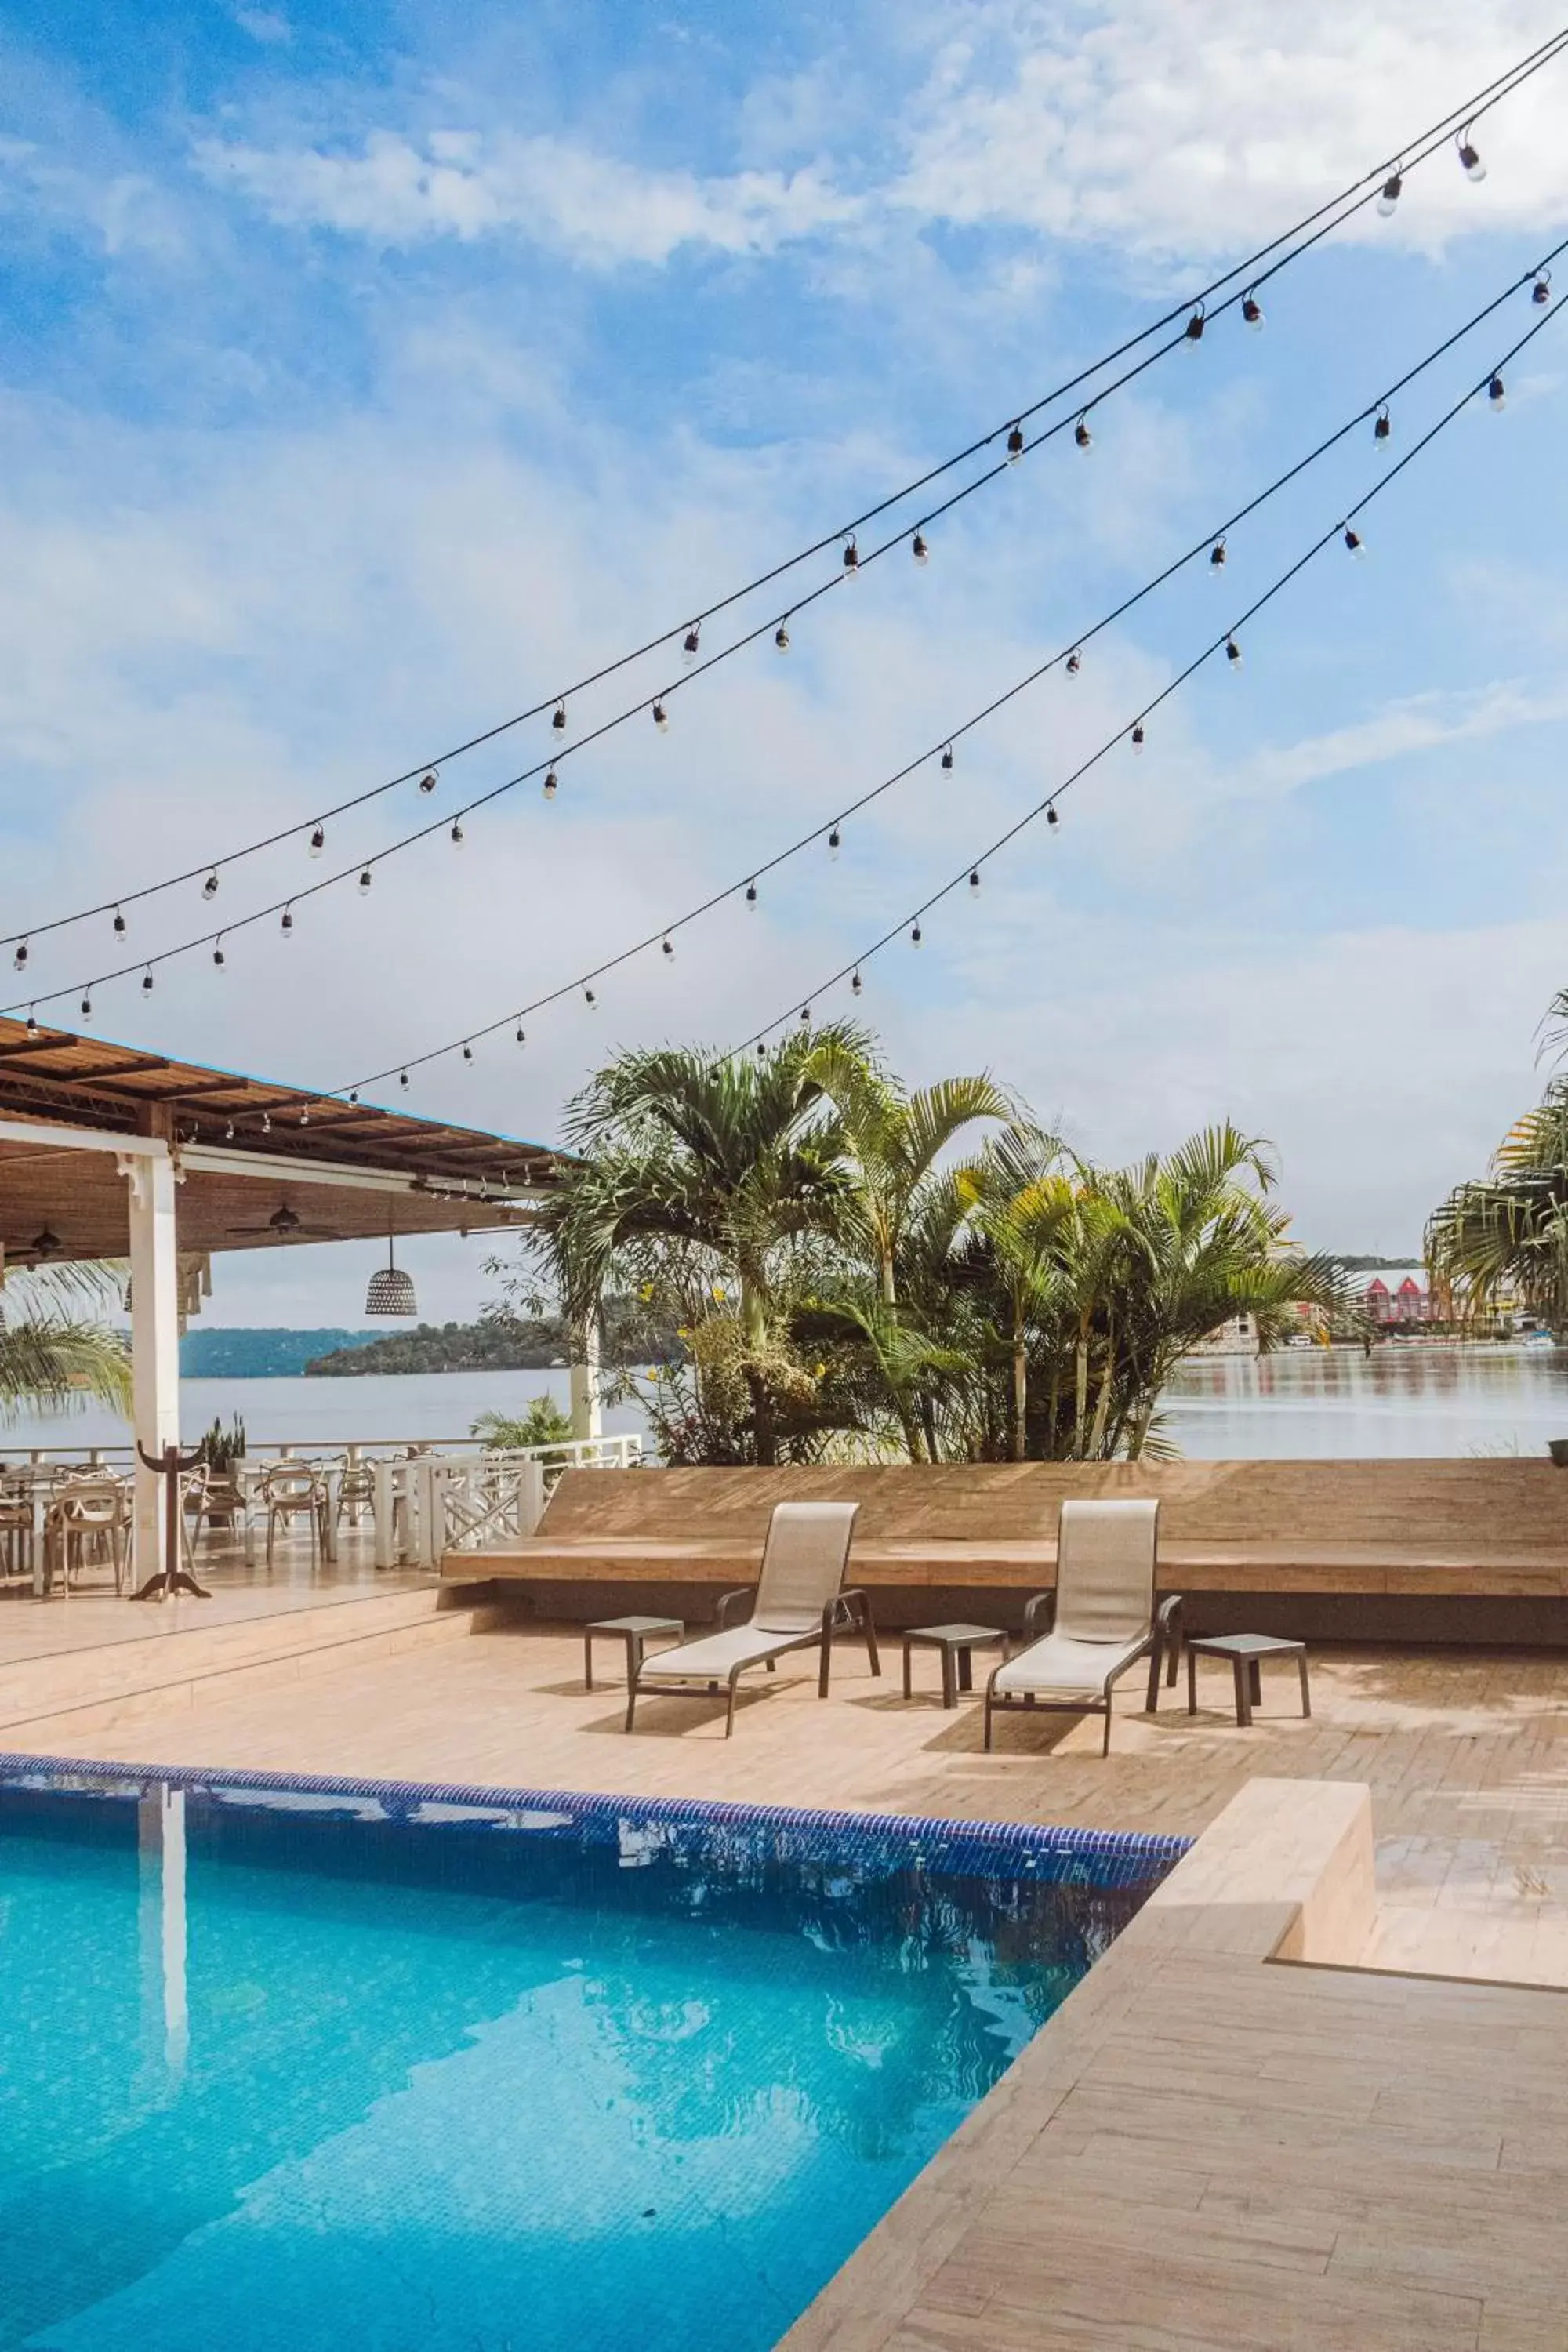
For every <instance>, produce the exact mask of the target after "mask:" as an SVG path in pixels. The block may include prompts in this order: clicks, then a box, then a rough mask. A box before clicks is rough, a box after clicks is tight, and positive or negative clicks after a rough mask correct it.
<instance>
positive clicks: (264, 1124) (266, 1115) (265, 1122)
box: [261, 1079, 407, 1135]
mask: <svg viewBox="0 0 1568 2352" xmlns="http://www.w3.org/2000/svg"><path fill="white" fill-rule="evenodd" d="M404 1084H405V1085H406V1084H407V1080H406V1079H405V1081H404ZM261 1132H262V1134H263V1135H270V1134H271V1132H272V1113H271V1112H270V1111H269V1110H264V1111H263V1112H262V1114H261Z"/></svg>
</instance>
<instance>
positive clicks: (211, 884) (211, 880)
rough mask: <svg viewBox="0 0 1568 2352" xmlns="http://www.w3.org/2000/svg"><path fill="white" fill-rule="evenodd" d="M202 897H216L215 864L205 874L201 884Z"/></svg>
mask: <svg viewBox="0 0 1568 2352" xmlns="http://www.w3.org/2000/svg"><path fill="white" fill-rule="evenodd" d="M202 897H203V898H216V897H217V867H216V866H214V867H213V869H212V871H211V873H210V874H209V875H208V876H207V878H206V880H205V882H204V883H203V884H202Z"/></svg>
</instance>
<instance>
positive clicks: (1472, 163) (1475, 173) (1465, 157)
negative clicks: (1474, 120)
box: [1454, 122, 1487, 183]
mask: <svg viewBox="0 0 1568 2352" xmlns="http://www.w3.org/2000/svg"><path fill="white" fill-rule="evenodd" d="M1454 144H1455V146H1456V147H1457V148H1458V151H1459V169H1460V171H1461V172H1463V173H1464V175H1465V177H1466V179H1467V180H1474V181H1477V182H1478V183H1479V181H1482V180H1484V179H1485V178H1486V176H1487V167H1486V165H1485V164H1484V163H1482V161H1481V153H1480V149H1479V147H1478V146H1477V145H1476V142H1475V141H1474V140H1473V139H1472V138H1471V136H1470V125H1469V124H1468V122H1467V123H1466V125H1465V127H1464V129H1463V130H1462V131H1460V133H1459V135H1458V138H1457V139H1456V140H1455V142H1454Z"/></svg>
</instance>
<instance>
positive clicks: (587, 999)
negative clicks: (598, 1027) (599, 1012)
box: [583, 988, 599, 1013]
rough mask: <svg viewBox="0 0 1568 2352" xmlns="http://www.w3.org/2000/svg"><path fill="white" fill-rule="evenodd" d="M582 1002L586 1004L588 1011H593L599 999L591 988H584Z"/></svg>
mask: <svg viewBox="0 0 1568 2352" xmlns="http://www.w3.org/2000/svg"><path fill="white" fill-rule="evenodd" d="M583 1002H584V1004H585V1005H586V1006H587V1008H588V1010H589V1012H590V1013H593V1012H595V1010H596V1009H597V1006H598V1003H599V1000H598V998H597V997H596V996H595V993H594V992H593V990H592V989H591V988H585V989H584V991H583Z"/></svg>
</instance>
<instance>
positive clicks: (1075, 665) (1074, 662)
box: [1067, 646, 1083, 677]
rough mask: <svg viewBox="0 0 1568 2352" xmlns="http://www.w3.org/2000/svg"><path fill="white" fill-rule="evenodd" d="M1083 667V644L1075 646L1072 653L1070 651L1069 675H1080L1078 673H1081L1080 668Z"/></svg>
mask: <svg viewBox="0 0 1568 2352" xmlns="http://www.w3.org/2000/svg"><path fill="white" fill-rule="evenodd" d="M1082 667H1083V647H1082V646H1074V647H1073V649H1072V651H1071V653H1070V654H1068V660H1067V671H1068V677H1077V676H1078V674H1079V670H1080V669H1081V668H1082Z"/></svg>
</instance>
